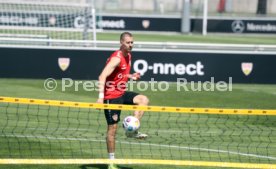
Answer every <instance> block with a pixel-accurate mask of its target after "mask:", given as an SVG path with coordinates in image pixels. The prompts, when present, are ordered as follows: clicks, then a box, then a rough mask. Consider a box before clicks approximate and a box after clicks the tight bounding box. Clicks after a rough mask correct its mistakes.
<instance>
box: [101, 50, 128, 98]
mask: <svg viewBox="0 0 276 169" xmlns="http://www.w3.org/2000/svg"><path fill="white" fill-rule="evenodd" d="M113 57H117V58H119V59H120V60H121V62H120V64H119V65H118V66H117V67H116V68H115V69H114V71H113V72H112V73H111V75H109V76H108V77H107V78H106V83H105V90H104V99H105V100H108V99H115V98H118V97H120V96H122V95H123V94H124V93H125V91H126V89H127V88H126V83H127V82H128V75H129V73H130V66H131V54H130V53H128V55H127V56H124V55H123V53H122V51H120V50H117V51H115V52H114V53H112V54H111V56H110V57H109V58H108V59H107V62H106V65H107V64H108V63H109V62H110V60H111V58H113Z"/></svg>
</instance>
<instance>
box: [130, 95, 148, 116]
mask: <svg viewBox="0 0 276 169" xmlns="http://www.w3.org/2000/svg"><path fill="white" fill-rule="evenodd" d="M133 103H134V104H137V105H139V106H147V105H148V104H149V99H148V97H147V96H145V95H141V94H139V95H137V96H135V97H134V98H133ZM143 115H144V111H142V110H137V111H135V112H134V116H135V117H136V118H137V119H139V121H141V119H142V117H143Z"/></svg>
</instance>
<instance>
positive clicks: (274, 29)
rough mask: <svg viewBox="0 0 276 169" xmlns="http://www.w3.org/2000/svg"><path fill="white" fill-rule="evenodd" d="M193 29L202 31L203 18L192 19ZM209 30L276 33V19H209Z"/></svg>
mask: <svg viewBox="0 0 276 169" xmlns="http://www.w3.org/2000/svg"><path fill="white" fill-rule="evenodd" d="M191 27H192V28H191V30H192V31H193V32H202V19H192V21H191ZM207 32H212V33H215V32H221V33H269V34H275V33H276V20H275V19H274V20H273V19H271V20H268V19H265V20H262V19H239V18H237V19H223V18H219V19H208V27H207Z"/></svg>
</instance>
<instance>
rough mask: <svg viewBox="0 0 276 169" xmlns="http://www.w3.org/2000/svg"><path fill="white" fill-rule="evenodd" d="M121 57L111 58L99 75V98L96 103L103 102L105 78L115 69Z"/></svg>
mask: <svg viewBox="0 0 276 169" xmlns="http://www.w3.org/2000/svg"><path fill="white" fill-rule="evenodd" d="M120 62H121V59H120V58H118V57H113V58H111V60H110V62H108V64H107V65H106V66H105V68H104V69H103V71H102V73H101V74H100V76H99V82H98V89H99V99H98V101H97V102H98V103H103V99H104V86H105V83H106V78H107V77H108V76H109V75H110V74H111V73H112V72H113V71H114V70H115V68H116V67H117V66H118V65H119V64H120Z"/></svg>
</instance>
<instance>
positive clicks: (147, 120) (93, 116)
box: [0, 103, 276, 164]
mask: <svg viewBox="0 0 276 169" xmlns="http://www.w3.org/2000/svg"><path fill="white" fill-rule="evenodd" d="M0 112H1V118H0V145H1V149H0V158H59V159H60V158H64V159H66V158H82V159H83V158H84V159H86V158H89V159H92V158H94V159H97V158H107V150H106V141H105V137H106V130H107V124H106V121H105V117H104V112H103V110H97V109H88V108H72V107H58V106H49V105H31V104H17V103H16V104H15V103H0ZM131 114H132V111H122V114H121V121H122V120H123V118H124V117H126V116H128V115H131ZM140 131H141V132H143V133H146V134H148V135H149V137H148V138H147V139H144V140H137V139H134V138H127V137H126V136H125V133H124V129H123V127H122V122H120V124H119V129H118V132H117V135H116V158H123V159H165V160H168V159H171V160H194V161H199V160H200V161H201V160H202V161H220V162H240V163H269V164H273V163H274V164H275V162H276V117H275V116H268V115H214V114H196V113H168V112H145V114H144V116H143V118H142V121H141V128H140Z"/></svg>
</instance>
